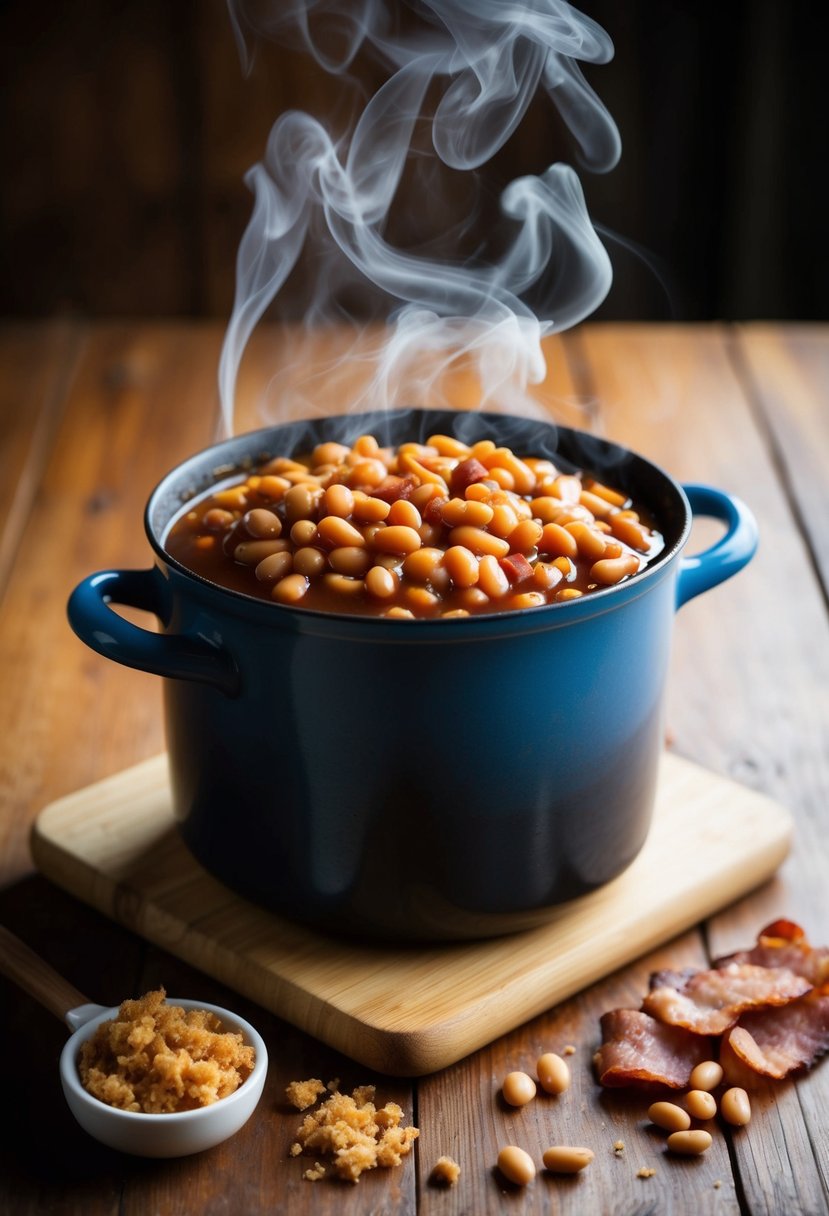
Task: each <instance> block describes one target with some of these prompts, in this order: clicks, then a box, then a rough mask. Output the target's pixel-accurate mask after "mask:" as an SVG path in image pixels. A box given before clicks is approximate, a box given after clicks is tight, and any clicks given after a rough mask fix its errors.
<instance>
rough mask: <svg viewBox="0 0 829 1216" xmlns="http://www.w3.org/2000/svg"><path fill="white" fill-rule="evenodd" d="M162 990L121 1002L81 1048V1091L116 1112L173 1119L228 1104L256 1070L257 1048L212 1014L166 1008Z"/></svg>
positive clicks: (173, 1007)
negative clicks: (183, 1113) (179, 1113)
mask: <svg viewBox="0 0 829 1216" xmlns="http://www.w3.org/2000/svg"><path fill="white" fill-rule="evenodd" d="M166 996H167V994H166V992H165V990H164V989H163V988H159V989H157V990H156V991H154V992H148V993H146V994H145V995H144V996H142V997H141V998H140V999H139V1000H137V1001H124V1002H123V1003H122V1004H121V1006H120V1008H119V1010H118V1015H117V1017H115V1018H111V1019H110V1020H109V1021H107V1022H102V1024H101V1025H100V1026H99V1027H98V1029H97V1030H96V1031H95V1034H94V1035H93V1036H92V1037H91V1038H90V1039H88V1040H87V1041H86V1042H85V1043H84V1045H83V1047H82V1048H81V1055H80V1059H79V1061H78V1071H79V1073H80V1078H81V1082H82V1084H83V1086H84V1088H85V1089H87V1090H88V1091H89V1093H91V1094H92V1095H93V1097H95V1098H98V1099H100V1101H101V1102H106V1103H107V1105H108V1106H116V1107H118V1108H119V1109H120V1110H130V1111H139V1112H143V1113H144V1114H171V1113H173V1112H175V1111H183V1110H196V1109H198V1108H199V1107H201V1106H210V1105H211V1104H212V1103H213V1102H218V1101H219V1099H220V1098H226V1097H227V1096H228V1095H229V1094H232V1093H233V1092H234V1091H235V1090H237V1089H238V1088H239V1086H240V1085H241V1084H242V1083H243V1082H244V1081H246V1080H247V1078H248V1077H249V1076H250V1074H251V1072H252V1070H253V1064H254V1049H253V1048H252V1047H249V1046H246V1045H245V1043H244V1040H243V1038H242V1036H241V1034H238V1033H236V1032H231V1031H225V1030H223V1029H222V1023H221V1022H220V1020H219V1019H218V1018H217V1017H216V1015H215V1014H214V1013H209V1012H208V1011H207V1010H204V1009H189V1010H186V1011H185V1010H184V1009H182V1008H181V1006H179V1005H168V1004H166Z"/></svg>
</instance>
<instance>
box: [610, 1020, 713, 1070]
mask: <svg viewBox="0 0 829 1216" xmlns="http://www.w3.org/2000/svg"><path fill="white" fill-rule="evenodd" d="M600 1024H601V1029H602V1045H601V1047H600V1048H599V1049H598V1051H597V1052H596V1054H595V1056H594V1057H593V1063H594V1066H595V1069H596V1073H597V1075H598V1078H599V1081H600V1082H601V1084H602V1085H606V1086H610V1087H618V1086H623V1085H637V1086H651V1085H667V1086H668V1087H669V1088H670V1089H684V1088H685V1087H686V1086H687V1085H688V1082H689V1080H690V1077H691V1072H692V1070H693V1069H694V1068H695V1067H696V1065H697V1064H701V1063H702V1061H703V1060H708V1059H710V1058H711V1044H710V1043H709V1042H708V1039H707V1038H705V1037H704V1036H702V1035H697V1034H692V1033H691V1032H690V1031H688V1030H684V1029H683V1028H682V1027H681V1026H666V1025H664V1024H663V1023H662V1022H658V1021H657V1020H656V1018H652V1017H650V1015H649V1014H647V1013H642V1012H641V1010H639V1009H611V1010H610V1011H609V1012H608V1013H605V1014H603V1015H602V1018H601V1023H600Z"/></svg>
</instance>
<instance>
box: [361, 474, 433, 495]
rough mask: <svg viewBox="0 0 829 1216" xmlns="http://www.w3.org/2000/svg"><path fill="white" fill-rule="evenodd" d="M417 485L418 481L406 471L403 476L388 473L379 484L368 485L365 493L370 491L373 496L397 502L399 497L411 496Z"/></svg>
mask: <svg viewBox="0 0 829 1216" xmlns="http://www.w3.org/2000/svg"><path fill="white" fill-rule="evenodd" d="M419 485H420V482H419V481H418V480H417V478H416V477H412V475H411V474H410V473H407V474H406V476H405V477H398V476H397V475H396V474H395V473H389V475H388V477H385V478H384V479H383V481H381V482H380V484H379V486H372V487H370V488H369V489H368V490H367V493H370V494H371V496H372V497H373V498H382V500H383V502H397V501H398V500H399V499H401V498H411V496H412V494H413V493H414V492H415V490H416V489H417V487H418V486H419Z"/></svg>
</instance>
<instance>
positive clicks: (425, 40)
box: [219, 0, 620, 434]
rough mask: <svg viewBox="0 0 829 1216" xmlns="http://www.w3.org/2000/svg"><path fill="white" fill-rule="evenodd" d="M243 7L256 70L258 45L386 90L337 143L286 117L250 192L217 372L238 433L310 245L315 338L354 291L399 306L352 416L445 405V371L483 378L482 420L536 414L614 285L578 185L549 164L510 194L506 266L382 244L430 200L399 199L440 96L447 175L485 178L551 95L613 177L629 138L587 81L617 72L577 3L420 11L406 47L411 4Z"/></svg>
mask: <svg viewBox="0 0 829 1216" xmlns="http://www.w3.org/2000/svg"><path fill="white" fill-rule="evenodd" d="M229 6H230V12H231V19H232V22H233V27H234V31H235V34H236V38H237V42H238V44H239V48H240V52H241V55H242V61H243V64H244V65H245V66H246V67H247V68H249V67H250V64H251V54H250V50H249V43H253V44H255V41H256V40H257V39H258V38H259V37H266V38H274V39H277V40H279V41H281V42H285V43H289V44H290V43H292V44H294V45H296V44H299V45H301V46H303V47H304V49H305V50H306V51H307V52H309V53H310V54H311V55H312V56H313V57H314V59H315V60H316V62H317V63H318V64H319V65H320V66H321V67H322V68H324V69H325V70H326V71H327V72H330V73H335V74H343V73H346V72H347V71H348V70H349V69H350V68H351V66H352V64H353V62H354V59H355V57H356V56H357V54H358V52H362V51H370V52H372V53H373V54H374V56H375V57H379V58H380V59H381V61H382V62H383V63H384V64H385V65H387V67H388V69H389V75H388V78H387V79H386V80H385V82H384V83H383V85H382V86H381V87H380V88H379V89H378V91H377V92H376V93H375V95H374V96H373V97H372V98H371V99H370V100H369V101H368V103H367V104H366V105H365V108H364V109H363V111H362V114H361V115H360V117H359V119H358V121H357V122H356V125H355V126H354V129H353V131H351V132H350V133H346V134H345V135H343V136H341V137H340V138H339V139H336V138H335V137H334V136H333V135H332V134H331V133H330V132H329V131H328V130H326V128H325V127H324V126H323V125H322V124H321V123H320V122H319V121H318V120H317V119H316V118H313V117H311V116H310V115H308V114H304V113H300V112H298V111H293V110H292V111H288V112H286V113H284V114H282V115H281V116H280V117H279V118H278V119H277V121H276V122H275V124H274V126H273V128H272V130H271V133H270V136H269V139H268V143H267V148H266V151H265V156H264V158H263V160H262V162H261V163H259V164H256V165H254V166H253V168H252V169H251V170H250V171H249V172H248V174H247V175H246V178H245V181H246V183H247V185H248V186H249V188H250V189H251V190H252V192H253V195H254V205H253V212H252V215H251V218H250V221H249V223H248V226H247V229H246V230H245V233H244V236H243V238H242V241H241V244H240V247H239V252H238V257H237V265H236V294H235V300H234V304H233V310H232V314H231V317H230V321H229V324H228V328H227V332H226V335H225V341H224V346H223V350H222V355H221V361H220V365H219V390H220V396H221V402H222V413H223V420H224V426H225V429H226V431H227V433H228V434H230V433H232V430H233V403H234V395H235V390H236V381H237V376H238V371H239V364H240V362H241V359H242V355H243V353H244V350H245V347H246V345H247V343H248V340H249V338H250V335H251V333H252V331H253V329H254V328H255V326H256V325H257V323H258V321H259V320H260V319H261V318H262V316H263V314H264V313H265V311H266V309H267V308H268V306H269V305H270V304H271V302H272V301H273V300H274V299H275V298H276V297H277V296H278V294H279V292H280V290H281V289H282V287H283V285H284V284H285V282H286V280H287V278H288V276H289V275H290V273H291V271H292V270H293V268H294V266H295V265H296V263H297V260H298V259H299V257H300V254H301V252H302V250H303V247H304V246H305V245H306V244H309V243H311V242H316V245H315V248H316V249H317V250H318V253H319V257H320V259H321V260H320V262H319V265H320V266H321V267H322V269H321V272H320V273H319V275H318V290H317V291H316V292H315V295H314V299H313V300H312V302H311V304H310V306H309V308H308V311H307V314H306V317H305V320H306V322H308V323H309V324H319V323H324V322H325V321H326V320H327V319H331V317H332V316H333V315H335V312H336V309H337V307H338V305H337V292H338V290H339V289H340V288H341V287H342V285H343V284H344V283H347V282H351V283H354V282H356V283H362V284H363V285H364V286H365V289H366V291H367V292H369V293H371V294H373V295H376V294H377V293H378V292H379V293H380V295H381V297H382V298H383V299H384V300H386V301H387V305H388V307H387V308H386V315H387V321H388V326H387V327H385V328H384V333H383V338H382V340H381V341H378V342H377V343H376V344H375V346H374V348H373V349H372V350H371V351H370V354H369V356H368V357H370V358H371V359H372V360H373V366H374V374H373V376H372V377H371V380H370V383H369V385H368V386H367V387H366V389H365V390H364V391H363V393H362V396H361V397H360V400H359V401H355V402H353V403H352V404H353V405H355V406H360V407H361V408H377V407H384V406H389V405H391V406H395V405H403V404H405V405H413V404H414V405H420V404H438V403H440V402H439V401H438V400H437V399H436V397H437V396H438V395H439V387H440V383H441V379H442V376H443V375H444V373H445V371H446V368H447V367H448V366H450V365H457V363H458V361H459V360H461V361H462V362H463V364H464V366H466V367H468V368H471V369H473V371H474V376H475V379H476V384H477V386H478V389H479V396H480V402H481V404H487V405H489V407H490V408H507V409H510V410H513V411H515V410H519V411H520V410H521V409H522V406H524V407H526V403H527V399H526V389H527V386H528V385H530V384H537V383H540V382H541V381H542V380H543V379H544V376H545V374H546V364H545V359H544V355H543V351H542V347H541V340H542V338H543V337H544V336H545V335H547V334H549V333H552V332H554V331H559V330H564V329H567V328H569V327H571V326H573V325H574V324H576V323H577V322H578V321H580V320H582V319H583V318H585V317H586V316H588V315H589V314H590V313H591V312H593V311H594V309H595V308H596V307H597V306H598V305H599V304H600V303H601V301H602V300H603V299H604V297H605V295H606V294H607V292H608V290H609V288H610V283H611V268H610V261H609V259H608V257H607V254H606V252H605V249H604V247H603V245H602V244H601V242H600V241H599V239H598V237H597V236H596V233H595V231H594V229H593V227H592V225H591V222H590V219H589V217H588V214H587V210H586V206H585V200H584V195H583V193H582V188H581V184H580V182H579V178H578V176H577V175H576V173H575V171H574V170H573V168H571V167H570V166H568V165H565V164H553V165H551V166H550V167H549V168H548V169H547V170H546V171H545V172H544V173H542V174H541V175H540V176H525V177H520V178H517V179H516V180H514V181H512V182H511V183H510V184H509V185H508V186H507V187H506V189H505V190H504V191H503V192H502V194H501V198H500V210H501V213H502V224H503V232H502V233H499V234H497V235H498V236H499V237H500V238H501V240H500V243H498V242H496V241H493V247H495V246H496V245H497V248H498V253H497V255H496V254H491V255H490V256H489V257H487V258H484V257H483V256H480V257H477V258H475V259H474V261H472V260H465V261H461V260H458V261H455V262H453V261H450V260H446V259H445V258H442V257H438V256H436V255H435V254H434V253H430V252H427V251H426V250H421V251H412V250H408V249H402V248H397V247H395V246H394V245H393V244H391V243H390V242H389V240H388V239H386V235H385V231H386V228H387V224H386V221H387V219H388V217H389V214H390V212H391V210H392V207H393V206H396V207H401V206H403V207H405V206H406V205H407V204H408V205H411V204H412V202H413V201H416V200H411V199H408V200H407V199H406V198H401V197H398V189H399V187H400V183H401V177H402V175H403V173H404V169H405V167H406V164H407V160H408V158H409V157H410V156H411V154H412V149H413V141H414V139H415V136H416V134H417V124H418V123H420V124H421V125H422V124H423V122H424V121H426V118H427V116H426V115H425V109H426V103H427V100H429V99H431V100H432V102H433V99H434V96H435V90H437V91H438V92H439V94H440V96H439V100H438V102H437V104H436V105H434V106H433V112H432V114H431V120H430V132H431V144H432V148H433V152H434V156H436V157H437V158H438V159H439V161H440V162H441V163H442V165H444V166H446V167H447V168H448V169H450V170H453V171H458V172H463V173H471V172H473V171H474V170H476V169H478V168H480V167H481V166H482V165H484V164H485V163H486V162H487V161H489V160H490V158H491V157H492V156H493V155H494V154H495V153H496V152H497V151H498V149H499V148H501V147H502V146H503V145H504V143H505V142H506V141H507V140H508V139H509V137H510V135H511V134H512V133H513V132H514V131H515V129H516V127H517V126H518V125H519V123H520V122H521V119H522V118H523V116H524V114H525V113H526V110H527V107H528V106H529V104H530V102H531V100H532V98H533V96H534V95H535V94H536V92H537V91H538V90H539V89H543V90H545V91H546V92H547V93H548V95H549V96H550V98H551V99H552V101H553V102H554V104H555V106H556V108H557V110H558V112H559V114H560V115H561V117H562V119H563V121H564V123H565V124H566V127H567V129H568V131H569V133H570V135H571V137H572V140H573V145H574V151H575V157H576V160H577V161H578V163H580V164H581V165H582V166H583V167H584V168H586V169H588V170H590V171H594V172H596V171H606V170H608V169H611V168H612V167H613V165H614V164H615V163H616V161H617V160H618V157H619V153H620V141H619V135H618V131H617V129H616V126H615V124H614V122H613V120H612V118H611V117H610V115H609V114H608V112H607V110H606V109H605V108H604V106H603V105H602V103H601V102H600V101H599V99H598V97H597V96H596V94H595V93H594V92H593V90H592V89H591V88H590V86H589V85H588V83H587V81H586V80H585V79H584V76H583V75H582V72H581V69H580V67H579V62H589V63H604V62H607V60H609V59H610V58H611V56H612V54H613V47H612V44H611V42H610V39H609V38H608V36H607V35H606V33H605V32H604V31H603V30H602V29H601V28H600V27H599V26H598V25H596V23H595V22H593V21H591V20H590V19H589V18H588V17H586V16H584V15H583V14H581V13H579V12H578V11H577V10H575V9H574V8H572V7H571V6H570V5H569V4H566V3H564V0H522V2H519V0H515V2H511V0H412V4H411V9H412V13H413V14H414V15H415V16H416V18H417V19H416V20H410V21H409V22H407V23H406V29H405V31H403V32H401V31H400V30H396V29H395V21H394V17H395V15H399V12H400V9H401V5H400V4H395V3H394V0H356V2H355V0H273V3H271V4H264V5H263V4H261V3H259V4H254V3H253V2H252V0H229ZM412 13H409V14H408V15H409V16H410V17H411V16H412ZM402 193H403V192H401V194H402ZM531 289H532V295H533V299H534V300H536V301H537V300H541V301H543V306H542V307H543V315H542V316H539V315H537V311H536V310H538V311H542V307H539V305H538V304H536V308H535V309H534V308H532V307H530V305H529V303H528V302H527V300H526V295H527V293H528V292H529V291H530V290H531ZM363 357H365V349H364V350H363Z"/></svg>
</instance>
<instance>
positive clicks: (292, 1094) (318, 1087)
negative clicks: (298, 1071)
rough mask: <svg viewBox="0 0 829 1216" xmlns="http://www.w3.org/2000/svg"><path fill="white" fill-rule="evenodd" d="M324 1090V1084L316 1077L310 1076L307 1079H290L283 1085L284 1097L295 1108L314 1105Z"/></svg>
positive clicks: (305, 1108) (306, 1107)
mask: <svg viewBox="0 0 829 1216" xmlns="http://www.w3.org/2000/svg"><path fill="white" fill-rule="evenodd" d="M325 1090H326V1086H325V1085H323V1083H322V1081H320V1080H319V1079H318V1078H317V1077H311V1079H310V1080H308V1081H291V1083H290V1085H286V1087H285V1097H286V1098H287V1100H288V1101H289V1102H290V1104H291V1106H295V1107H296V1108H297V1110H307V1109H308V1107H309V1106H313V1105H314V1103H315V1102H316V1100H317V1098H318V1097H319V1096H320V1094H324V1093H325Z"/></svg>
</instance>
